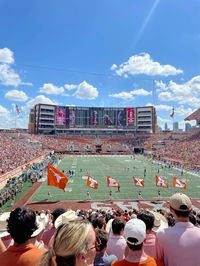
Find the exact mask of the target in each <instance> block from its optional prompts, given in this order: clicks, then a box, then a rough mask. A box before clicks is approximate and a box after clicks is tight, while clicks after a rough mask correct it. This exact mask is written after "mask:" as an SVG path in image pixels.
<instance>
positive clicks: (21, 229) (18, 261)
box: [0, 207, 43, 266]
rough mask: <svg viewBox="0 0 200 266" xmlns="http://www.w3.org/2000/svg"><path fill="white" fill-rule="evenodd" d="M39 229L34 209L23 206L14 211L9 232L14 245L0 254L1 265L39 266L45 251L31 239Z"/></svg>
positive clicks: (9, 221) (9, 222)
mask: <svg viewBox="0 0 200 266" xmlns="http://www.w3.org/2000/svg"><path fill="white" fill-rule="evenodd" d="M37 229H38V227H37V223H36V213H35V212H34V211H33V210H31V209H28V208H26V207H21V208H16V209H15V210H14V211H12V212H11V213H10V217H9V219H8V232H9V233H10V235H11V237H12V238H13V240H14V245H13V246H10V247H9V248H8V249H7V250H6V251H5V252H3V253H1V254H0V263H1V265H3V266H11V265H12V266H15V265H16V266H26V265H27V266H37V265H38V262H39V260H40V257H41V256H42V253H43V252H42V250H40V249H39V248H37V247H35V246H34V245H33V244H32V243H31V241H30V239H31V236H32V234H33V233H34V231H36V230H37Z"/></svg>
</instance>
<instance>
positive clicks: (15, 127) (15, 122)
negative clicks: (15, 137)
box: [15, 111, 17, 131]
mask: <svg viewBox="0 0 200 266" xmlns="http://www.w3.org/2000/svg"><path fill="white" fill-rule="evenodd" d="M16 130H17V113H16V111H15V131H16Z"/></svg>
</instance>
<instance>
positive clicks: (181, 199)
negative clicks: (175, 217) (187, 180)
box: [169, 193, 192, 212]
mask: <svg viewBox="0 0 200 266" xmlns="http://www.w3.org/2000/svg"><path fill="white" fill-rule="evenodd" d="M169 204H170V207H171V208H172V209H174V210H176V211H182V212H184V211H190V210H191V209H192V202H191V200H190V198H189V197H188V196H187V195H185V194H183V193H175V194H174V195H173V196H171V198H170V201H169Z"/></svg>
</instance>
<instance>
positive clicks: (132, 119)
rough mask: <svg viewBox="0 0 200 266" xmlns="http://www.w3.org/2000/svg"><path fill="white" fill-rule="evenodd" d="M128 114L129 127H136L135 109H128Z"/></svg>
mask: <svg viewBox="0 0 200 266" xmlns="http://www.w3.org/2000/svg"><path fill="white" fill-rule="evenodd" d="M126 114H127V125H134V123H135V114H134V109H133V108H126Z"/></svg>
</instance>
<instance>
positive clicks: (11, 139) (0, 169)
mask: <svg viewBox="0 0 200 266" xmlns="http://www.w3.org/2000/svg"><path fill="white" fill-rule="evenodd" d="M134 147H141V148H143V149H144V151H145V152H152V153H153V156H154V158H156V159H158V160H161V161H171V163H172V164H174V165H179V166H181V165H182V166H183V165H185V166H187V167H188V168H194V169H200V165H199V161H200V134H199V132H189V133H188V132H183V133H174V132H166V133H159V134H152V135H150V134H141V133H140V134H134V136H129V137H124V138H120V137H119V138H117V137H116V138H109V137H107V139H106V138H104V137H102V138H101V137H99V136H98V137H96V138H93V137H89V136H88V137H86V136H85V137H81V138H78V137H72V138H63V137H58V136H42V135H30V134H24V133H15V134H8V133H0V152H1V158H0V174H4V173H6V172H9V171H11V170H13V169H15V168H17V167H19V166H22V165H24V164H27V163H28V162H29V161H31V160H33V159H35V158H37V157H39V156H41V155H44V154H46V153H47V152H49V151H52V150H53V151H55V152H68V153H72V154H73V153H79V154H95V153H98V154H118V153H121V154H131V153H132V152H133V151H134ZM11 154H12V156H11Z"/></svg>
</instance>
